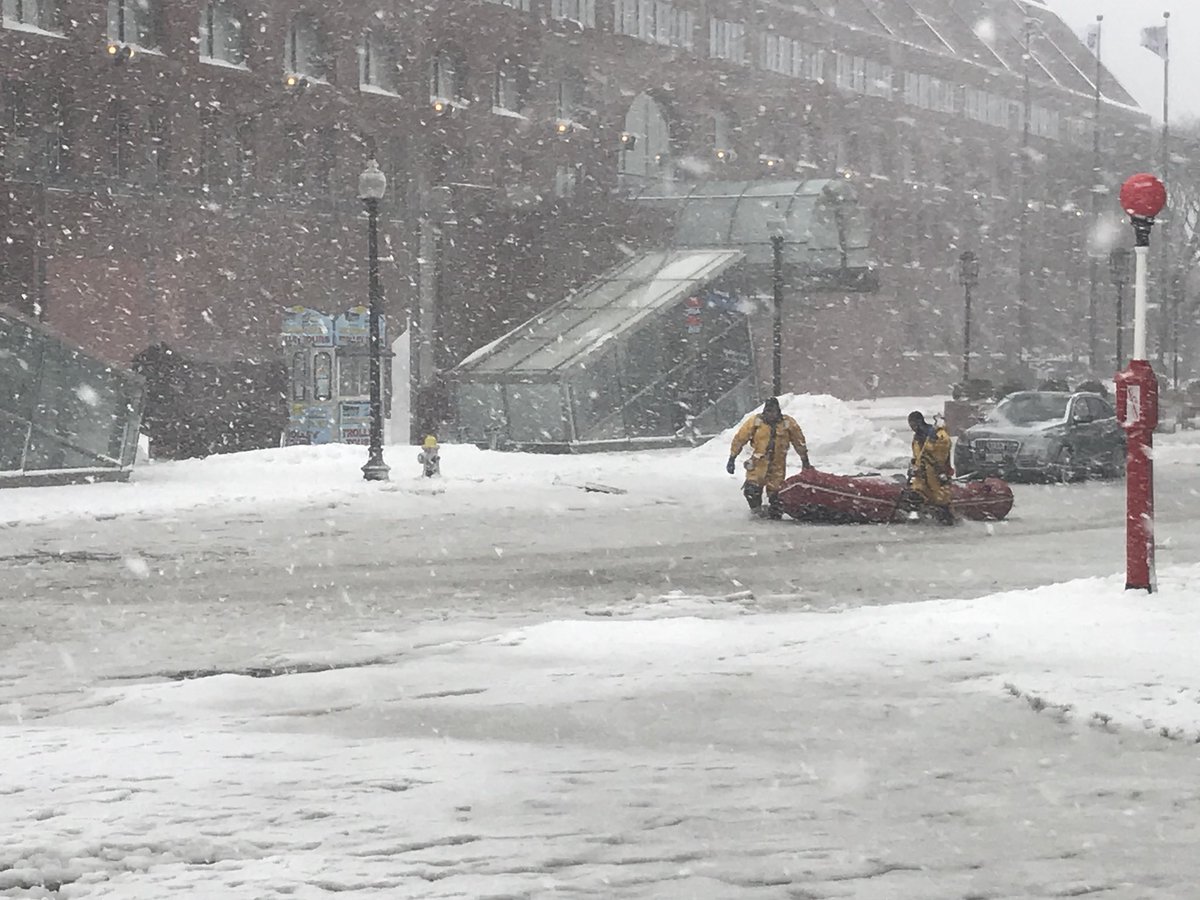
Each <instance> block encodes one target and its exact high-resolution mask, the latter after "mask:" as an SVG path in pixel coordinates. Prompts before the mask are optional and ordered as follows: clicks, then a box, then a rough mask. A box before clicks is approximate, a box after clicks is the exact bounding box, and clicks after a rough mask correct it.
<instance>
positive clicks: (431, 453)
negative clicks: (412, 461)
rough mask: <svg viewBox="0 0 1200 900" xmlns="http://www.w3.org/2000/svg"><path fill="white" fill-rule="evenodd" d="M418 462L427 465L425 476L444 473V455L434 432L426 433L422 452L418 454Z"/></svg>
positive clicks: (430, 476) (429, 476)
mask: <svg viewBox="0 0 1200 900" xmlns="http://www.w3.org/2000/svg"><path fill="white" fill-rule="evenodd" d="M417 462H419V463H420V464H421V465H422V466H424V467H425V477H426V478H432V477H433V476H434V475H441V474H442V457H441V454H440V453H439V452H438V442H437V438H436V437H434V436H433V435H432V434H427V435H425V442H424V443H423V444H422V445H421V452H420V453H418V454H417Z"/></svg>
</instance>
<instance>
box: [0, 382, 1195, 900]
mask: <svg viewBox="0 0 1200 900" xmlns="http://www.w3.org/2000/svg"><path fill="white" fill-rule="evenodd" d="M797 402H798V403H800V404H801V405H804V404H807V406H806V407H805V408H806V409H807V410H808V414H807V415H803V414H802V416H801V424H802V425H804V427H805V428H806V431H808V433H809V436H810V440H811V441H812V444H813V446H814V454H815V457H816V460H817V461H818V462H819V463H820V464H822V465H823V466H824V467H827V468H841V469H842V470H843V471H853V470H854V469H855V468H857V467H859V466H862V465H864V464H865V465H871V466H874V465H878V466H884V465H886V463H887V462H888V459H885V458H883V457H887V456H894V453H895V448H896V447H897V446H900V447H901V448H902V447H903V441H902V439H901V436H900V435H898V434H897V433H896V432H894V431H882V432H881V431H880V428H879V423H880V422H883V421H887V419H888V417H887V416H885V415H884V414H883V413H881V412H879V411H878V410H876V411H875V412H872V411H871V410H869V409H867V410H857V411H856V410H854V409H850V408H848V407H847V408H845V409H843V408H839V407H838V406H837V405H836V404H830V403H828V402H827V401H826V400H824V399H821V398H807V399H800V400H798V401H797ZM897 402H898V403H899V401H897ZM907 405H909V404H908V403H907V402H903V403H900V406H899V407H898V408H901V409H902V407H903V406H907ZM913 405H919V404H913ZM806 419H812V420H813V421H812V422H811V423H810V422H809V421H806ZM819 423H825V424H826V425H828V426H830V428H829V431H827V432H825V433H823V432H822V428H821V426H820V424H819ZM901 424H902V423H901ZM814 425H816V426H817V427H815V428H814ZM846 434H854V435H858V436H859V437H857V438H854V439H851V440H846ZM839 441H840V442H841V443H840V444H839V443H838V442H839ZM818 448H820V449H818ZM1156 451H1157V452H1156V460H1157V463H1158V467H1157V471H1158V477H1159V495H1158V505H1159V512H1160V519H1159V528H1158V540H1159V545H1160V550H1159V560H1160V565H1161V566H1162V576H1161V586H1162V588H1163V590H1162V591H1161V593H1159V594H1156V595H1153V596H1146V595H1144V594H1136V593H1126V592H1125V591H1123V590H1122V589H1121V588H1122V585H1123V581H1122V579H1121V578H1120V576H1119V575H1116V574H1115V573H1117V572H1119V571H1120V570H1121V568H1122V563H1123V556H1122V554H1123V530H1122V504H1123V486H1122V485H1120V484H1104V483H1096V484H1084V485H1072V486H1061V485H1047V486H1018V487H1017V489H1016V492H1017V493H1016V496H1017V506H1016V509H1015V510H1014V514H1013V517H1012V519H1011V520H1009V521H1006V522H1004V523H997V524H994V525H984V524H981V523H967V524H964V525H962V526H960V527H958V528H955V529H950V530H946V529H937V528H931V527H922V526H917V527H878V528H870V527H867V528H843V527H811V526H803V525H798V524H795V523H787V522H784V523H768V522H762V521H754V520H750V519H748V518H747V517H746V516H745V513H744V510H743V509H742V507H741V500H740V497H739V495H738V491H737V481H736V479H734V478H729V477H727V476H725V474H724V472H723V471H722V467H723V464H724V458H725V454H726V453H727V448H726V447H722V446H721V445H720V444H719V443H717V444H714V445H712V446H708V447H702V448H698V449H696V450H693V451H681V452H675V451H666V452H660V453H638V454H614V455H604V456H595V457H574V458H572V457H568V458H546V457H524V456H519V455H507V454H489V453H482V452H479V451H475V450H473V449H470V448H458V447H448V448H446V449H445V454H444V471H445V472H446V477H445V478H443V479H442V480H441V481H439V482H438V483H436V484H432V483H429V482H426V481H424V480H422V479H420V478H415V477H413V474H414V473H415V472H416V469H417V466H416V463H415V460H413V459H411V458H405V456H404V452H405V451H401V450H399V449H397V448H389V454H390V457H391V458H390V459H389V462H390V463H391V464H392V465H393V467H394V469H393V477H394V479H395V480H394V481H393V483H391V484H389V485H386V486H380V485H364V484H363V483H362V482H361V480H360V478H359V473H358V466H359V465H361V451H360V450H358V449H357V448H294V450H289V451H264V452H263V453H259V454H242V455H238V456H231V457H219V458H214V459H210V460H204V461H198V462H193V463H179V464H166V465H156V466H152V467H149V468H147V469H145V470H143V471H140V472H139V473H138V474H137V480H136V481H135V482H134V483H133V484H130V485H96V486H89V487H77V488H63V489H58V488H53V489H37V490H36V491H23V490H12V491H5V492H0V833H3V834H4V835H5V836H6V839H5V841H3V842H0V896H14V897H61V898H72V897H80V898H82V897H87V898H102V897H103V898H154V900H161V898H163V897H167V896H170V897H176V896H178V897H199V898H207V897H213V898H243V897H244V898H254V900H258V898H276V897H293V898H297V897H298V898H308V897H313V898H315V897H327V896H329V895H331V894H333V893H338V894H341V895H344V896H349V897H387V898H394V897H400V898H403V897H412V898H443V897H445V898H449V897H466V898H500V897H506V898H520V897H529V898H541V897H552V896H554V897H557V896H578V897H597V898H608V897H613V898H615V897H621V898H625V897H629V898H642V897H644V898H693V897H695V898H712V900H726V898H743V897H745V898H769V900H775V898H780V900H798V898H824V897H852V898H863V900H873V898H889V900H891V898H905V900H907V898H920V900H940V898H943V897H944V898H956V900H965V898H976V900H984V898H988V900H993V898H996V900H999V898H1018V897H1023V898H1034V897H1037V898H1045V897H1055V896H1084V895H1088V896H1090V895H1093V894H1095V895H1097V896H1103V897H1112V898H1131V900H1132V898H1181V900H1182V898H1194V897H1195V895H1196V891H1195V888H1194V885H1195V884H1196V882H1197V876H1200V861H1198V860H1197V857H1196V854H1195V852H1194V849H1193V848H1194V847H1195V846H1196V845H1197V837H1198V835H1197V833H1196V832H1197V824H1198V823H1200V798H1198V793H1200V789H1198V788H1196V787H1195V785H1197V784H1200V777H1198V776H1200V771H1198V770H1200V760H1198V758H1197V756H1198V751H1197V746H1196V744H1195V743H1193V742H1194V741H1195V740H1196V739H1197V737H1200V693H1198V691H1200V684H1197V676H1196V671H1197V670H1196V666H1195V663H1194V650H1193V647H1194V635H1195V634H1196V633H1197V630H1198V628H1200V602H1198V601H1200V565H1197V561H1200V502H1198V500H1200V442H1197V440H1196V436H1194V435H1191V434H1180V435H1168V436H1164V437H1162V438H1161V439H1160V440H1158V442H1157V446H1156ZM412 455H415V450H414V451H411V453H410V454H409V456H410V457H411V456H412ZM406 467H409V468H406ZM589 486H590V487H591V488H592V489H591V490H589V489H588V488H589ZM597 486H602V487H604V488H606V489H608V488H613V489H615V491H614V492H605V491H597V490H595V489H594V488H595V487H597ZM1085 576H1087V577H1086V578H1085V579H1084V580H1081V581H1073V582H1070V583H1067V584H1055V585H1052V586H1046V587H1039V585H1047V584H1050V583H1052V582H1066V581H1068V580H1069V579H1073V578H1083V577H1085ZM1095 576H1100V577H1095ZM1025 589H1031V590H1025ZM941 598H963V599H949V600H945V599H941Z"/></svg>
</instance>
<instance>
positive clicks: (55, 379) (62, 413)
mask: <svg viewBox="0 0 1200 900" xmlns="http://www.w3.org/2000/svg"><path fill="white" fill-rule="evenodd" d="M44 360H45V362H44V364H43V366H42V378H41V383H40V386H39V391H38V394H39V396H38V405H37V412H36V414H35V416H34V426H35V432H40V433H42V434H43V435H44V436H47V437H50V436H53V437H56V438H58V439H59V440H60V441H62V442H64V443H69V444H71V445H73V446H75V447H77V448H80V449H81V450H82V449H84V448H86V449H87V450H90V451H93V458H92V459H91V461H90V462H89V463H87V465H94V464H95V463H96V461H97V460H96V458H95V457H99V456H103V455H107V454H108V451H109V445H110V443H111V442H112V435H113V430H114V429H119V430H120V431H122V432H123V430H124V425H125V415H126V409H125V407H126V401H125V395H124V391H123V390H122V388H121V385H120V383H119V382H118V381H116V379H114V378H112V377H111V376H110V375H109V373H108V371H107V370H106V369H105V367H104V366H103V365H102V364H100V363H98V362H96V361H94V360H90V359H88V358H87V357H85V356H83V355H82V354H80V353H78V352H77V351H75V350H71V349H69V348H67V347H64V346H62V345H57V344H48V345H47V347H46V352H45V356H44ZM38 443H39V445H42V444H44V441H43V440H39V441H38ZM77 464H78V465H83V463H77Z"/></svg>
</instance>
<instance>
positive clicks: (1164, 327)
mask: <svg viewBox="0 0 1200 900" xmlns="http://www.w3.org/2000/svg"><path fill="white" fill-rule="evenodd" d="M1170 25H1171V13H1170V11H1166V12H1164V13H1163V26H1162V27H1163V47H1162V49H1163V52H1162V58H1163V130H1162V182H1163V184H1164V185H1170V183H1171V29H1170ZM1167 191H1168V193H1167V196H1168V197H1169V196H1170V188H1169V187H1168V189H1167ZM1162 229H1163V235H1162V236H1163V272H1162V288H1161V295H1162V300H1161V312H1160V315H1161V316H1162V318H1161V320H1160V321H1161V323H1162V324H1161V327H1160V328H1159V353H1158V358H1159V362H1160V363H1163V364H1165V363H1166V361H1167V343H1168V336H1169V335H1170V334H1172V333H1173V324H1174V318H1175V312H1174V309H1173V308H1172V304H1171V278H1172V267H1171V211H1170V210H1169V209H1168V210H1166V215H1165V216H1163V218H1162ZM1176 386H1178V385H1177V384H1176Z"/></svg>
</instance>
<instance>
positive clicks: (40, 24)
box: [0, 0, 63, 37]
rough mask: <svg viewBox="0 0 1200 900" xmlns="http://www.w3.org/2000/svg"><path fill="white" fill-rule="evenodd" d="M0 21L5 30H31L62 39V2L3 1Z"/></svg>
mask: <svg viewBox="0 0 1200 900" xmlns="http://www.w3.org/2000/svg"><path fill="white" fill-rule="evenodd" d="M0 20H2V21H3V25H4V27H5V28H12V29H15V30H19V29H33V30H36V31H39V32H42V33H43V34H52V35H55V36H57V37H62V36H63V4H62V0H3V5H2V6H0Z"/></svg>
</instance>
